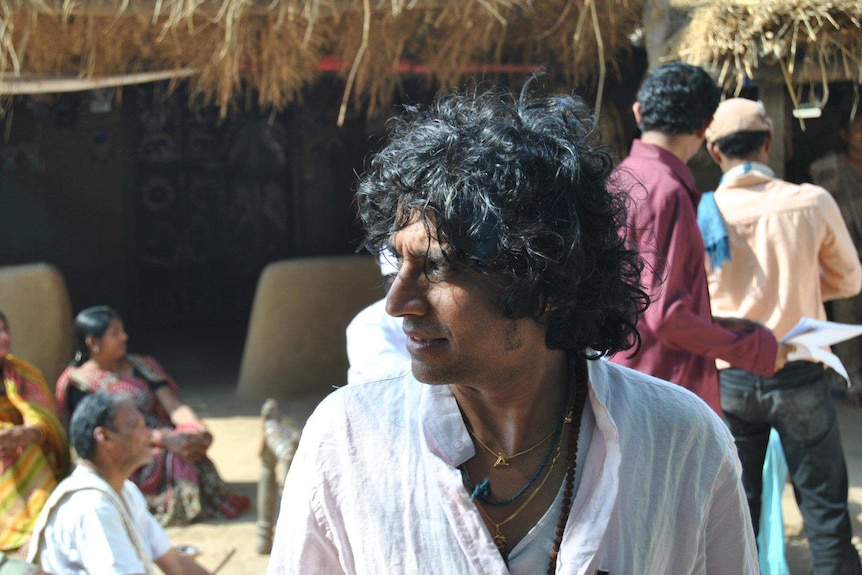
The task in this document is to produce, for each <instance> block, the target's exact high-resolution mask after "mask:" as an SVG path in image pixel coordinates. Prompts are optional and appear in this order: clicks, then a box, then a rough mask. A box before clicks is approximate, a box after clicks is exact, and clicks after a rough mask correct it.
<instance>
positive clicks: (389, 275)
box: [346, 250, 410, 384]
mask: <svg viewBox="0 0 862 575" xmlns="http://www.w3.org/2000/svg"><path fill="white" fill-rule="evenodd" d="M378 263H379V264H380V273H381V275H383V278H384V284H383V287H384V288H385V291H386V292H387V293H388V292H389V287H390V286H391V285H392V280H394V279H395V275H396V274H397V273H398V265H397V263H396V258H395V254H393V253H392V252H391V251H389V250H383V251H382V252H380V256H379V258H378ZM346 335H347V359H348V361H349V362H350V369H348V370H347V383H348V384H352V383H360V382H363V381H376V380H380V379H387V378H388V377H394V376H397V375H401V374H403V373H405V372H406V371H407V370H408V369H409V368H410V354H409V353H407V336H406V335H404V330H403V329H402V328H401V318H400V317H392V316H391V315H389V314H388V313H386V297H383V299H380V300H377V301H376V302H374V303H373V304H371V305H370V306H368V307H366V308H365V309H363V310H362V311H361V312H359V313H358V314H356V317H354V318H353V320H352V321H351V322H350V324H349V325H348V326H347V333H346Z"/></svg>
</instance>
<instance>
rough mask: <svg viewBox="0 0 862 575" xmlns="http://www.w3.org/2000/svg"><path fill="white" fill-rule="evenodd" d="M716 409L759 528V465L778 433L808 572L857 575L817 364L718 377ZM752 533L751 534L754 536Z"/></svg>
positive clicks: (842, 466) (835, 434) (823, 377)
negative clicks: (772, 435)
mask: <svg viewBox="0 0 862 575" xmlns="http://www.w3.org/2000/svg"><path fill="white" fill-rule="evenodd" d="M719 373H720V375H719V377H720V382H721V407H722V409H723V410H724V418H725V421H726V422H727V425H728V427H729V428H730V431H731V433H732V434H733V438H734V440H735V442H736V448H737V452H738V453H739V460H740V462H741V463H742V485H743V487H744V489H745V496H746V498H747V499H748V508H749V511H751V519H752V523H753V525H752V526H753V527H754V529H755V531H759V527H760V524H761V523H760V509H761V507H760V502H761V495H762V493H763V487H764V486H763V464H764V458H765V456H766V451H767V446H768V445H769V435H770V433H771V431H772V429H775V430H776V431H778V434H779V435H780V436H781V443H782V445H783V447H784V456H785V457H786V459H787V467H788V469H789V471H790V476H791V479H792V481H793V486H794V487H795V488H796V493H797V496H798V500H799V510H800V511H801V512H802V520H803V521H804V523H805V533H806V535H807V536H808V544H809V547H810V549H811V559H812V567H813V570H812V572H813V573H814V575H862V564H860V561H859V554H858V553H857V551H856V548H855V547H854V546H853V543H852V542H851V538H852V536H853V532H852V529H851V524H850V514H849V512H848V509H847V489H848V480H847V466H846V463H845V460H844V451H843V449H842V446H841V436H840V433H839V430H838V418H837V414H836V412H835V405H834V403H833V401H832V396H831V392H830V388H829V379H830V378H829V377H828V376H827V374H826V371H825V370H824V369H823V365H822V364H819V363H813V362H808V361H792V362H789V363H788V364H787V365H785V366H784V368H783V369H781V370H780V371H778V372H777V373H776V374H775V375H774V376H773V377H760V376H758V375H755V374H753V373H749V372H746V371H743V370H741V369H736V368H732V367H731V368H728V369H723V370H721V372H719ZM755 534H757V533H755Z"/></svg>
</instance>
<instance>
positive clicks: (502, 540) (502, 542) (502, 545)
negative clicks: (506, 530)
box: [494, 526, 506, 551]
mask: <svg viewBox="0 0 862 575" xmlns="http://www.w3.org/2000/svg"><path fill="white" fill-rule="evenodd" d="M494 544H495V545H496V546H497V549H499V550H500V551H505V550H506V536H505V535H503V533H501V532H500V527H499V526H498V527H497V532H496V533H495V534H494Z"/></svg>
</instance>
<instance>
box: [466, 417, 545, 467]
mask: <svg viewBox="0 0 862 575" xmlns="http://www.w3.org/2000/svg"><path fill="white" fill-rule="evenodd" d="M467 432H468V433H469V434H470V437H472V438H473V439H475V440H476V441H478V442H479V445H481V446H482V447H484V448H485V451H487V452H488V453H490V454H491V455H493V456H494V457H496V458H497V461H495V462H494V469H500V468H501V467H509V462H510V461H511V460H513V459H515V458H516V457H520V456H522V455H526V454H527V453H530V452H531V451H533V450H534V449H536V448H537V447H539V446H540V445H542V444H543V443H545V442H546V441H548V440H549V439H550V438H551V437H552V436H553V435H554V433H555V432H556V430H554V431H552V432H551V433H549V434H548V435H546V436H545V437H544V438H543V439H542V440H540V441H539V443H537V444H536V445H534V446H533V447H529V448H527V449H525V450H523V451H519V452H518V453H513V454H512V455H506V454H504V453H503V452H502V451H494V450H493V449H491V448H490V447H488V446H487V445H486V444H485V442H484V441H482V440H481V439H479V436H477V435H476V434H475V433H474V432H473V430H472V429H470V428H469V427H468V428H467Z"/></svg>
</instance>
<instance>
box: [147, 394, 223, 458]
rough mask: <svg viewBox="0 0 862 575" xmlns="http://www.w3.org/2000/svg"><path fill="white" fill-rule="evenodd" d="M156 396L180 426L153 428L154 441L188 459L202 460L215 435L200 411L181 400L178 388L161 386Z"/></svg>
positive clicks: (157, 444)
mask: <svg viewBox="0 0 862 575" xmlns="http://www.w3.org/2000/svg"><path fill="white" fill-rule="evenodd" d="M156 398H157V399H158V400H159V402H160V403H161V405H162V407H164V408H165V411H167V412H168V414H169V416H170V418H171V422H172V423H173V424H174V425H176V426H177V428H176V429H164V428H162V429H156V430H153V434H152V442H153V445H156V446H158V447H163V448H165V449H167V450H168V451H170V452H171V453H176V454H177V455H179V456H181V457H183V458H184V459H188V460H189V461H199V460H201V459H203V458H204V457H206V451H207V449H208V448H209V446H210V444H211V443H212V440H213V437H212V434H210V432H209V431H207V429H206V427H205V426H204V424H203V422H202V421H201V420H200V418H199V417H198V415H197V413H195V411H194V410H193V409H192V408H191V407H189V406H188V405H186V404H185V403H183V402H181V401H180V399H179V397H177V394H176V392H175V391H174V390H173V389H172V388H170V387H169V386H163V387H160V388H159V389H158V390H157V391H156Z"/></svg>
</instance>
